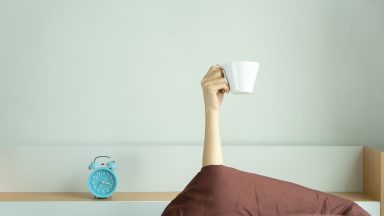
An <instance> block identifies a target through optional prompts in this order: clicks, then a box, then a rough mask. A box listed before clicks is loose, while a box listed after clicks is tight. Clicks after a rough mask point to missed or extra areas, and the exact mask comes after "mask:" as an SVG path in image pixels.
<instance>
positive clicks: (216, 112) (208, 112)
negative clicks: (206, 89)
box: [205, 108, 220, 115]
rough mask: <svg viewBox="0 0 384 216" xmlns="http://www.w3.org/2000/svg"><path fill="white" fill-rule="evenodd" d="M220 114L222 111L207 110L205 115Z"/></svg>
mask: <svg viewBox="0 0 384 216" xmlns="http://www.w3.org/2000/svg"><path fill="white" fill-rule="evenodd" d="M219 113H220V110H217V109H210V108H205V114H206V115H217V114H219Z"/></svg>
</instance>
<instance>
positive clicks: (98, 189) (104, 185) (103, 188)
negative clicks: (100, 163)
mask: <svg viewBox="0 0 384 216" xmlns="http://www.w3.org/2000/svg"><path fill="white" fill-rule="evenodd" d="M116 186H117V177H116V175H115V174H114V173H113V172H112V171H111V170H110V169H108V168H99V169H96V170H93V171H92V172H91V173H90V175H89V178H88V189H89V191H90V192H91V193H92V194H93V195H94V196H95V197H99V198H106V197H109V196H111V195H112V193H113V191H115V189H116Z"/></svg>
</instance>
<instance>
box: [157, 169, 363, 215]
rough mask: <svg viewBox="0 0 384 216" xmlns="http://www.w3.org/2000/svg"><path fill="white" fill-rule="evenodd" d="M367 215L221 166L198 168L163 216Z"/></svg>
mask: <svg viewBox="0 0 384 216" xmlns="http://www.w3.org/2000/svg"><path fill="white" fill-rule="evenodd" d="M176 215H177V216H191V215H192V216H195V215H196V216H205V215H207V216H214V215H217V216H218V215H227V216H232V215H255V216H256V215H257V216H262V215H265V216H275V215H276V216H278V215H285V216H288V215H292V216H293V215H295V216H298V215H348V216H365V215H369V214H368V213H367V212H365V211H364V210H363V209H362V208H360V207H359V206H358V205H357V204H355V203H354V202H352V201H349V200H346V199H343V198H340V197H338V196H335V195H331V194H327V193H324V192H320V191H316V190H313V189H309V188H306V187H303V186H300V185H297V184H294V183H290V182H286V181H281V180H277V179H273V178H270V177H266V176H261V175H257V174H253V173H248V172H243V171H240V170H237V169H234V168H230V167H226V166H223V165H211V166H206V167H203V168H202V169H201V171H200V172H199V173H198V174H197V175H196V176H195V177H194V178H193V179H192V181H191V182H190V183H189V184H188V185H187V186H186V188H185V189H184V190H183V191H182V192H181V193H180V194H179V195H178V196H177V197H176V198H175V199H174V200H173V201H171V202H170V203H169V205H168V206H167V207H166V208H165V210H164V212H163V214H162V216H176Z"/></svg>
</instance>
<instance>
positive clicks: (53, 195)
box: [0, 192, 178, 202]
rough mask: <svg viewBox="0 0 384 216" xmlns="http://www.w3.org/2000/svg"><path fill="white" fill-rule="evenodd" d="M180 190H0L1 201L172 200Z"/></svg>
mask: <svg viewBox="0 0 384 216" xmlns="http://www.w3.org/2000/svg"><path fill="white" fill-rule="evenodd" d="M177 194H178V192H116V193H114V194H113V195H112V197H110V198H106V199H96V198H94V197H93V196H92V195H91V194H90V193H88V192H0V202H1V201H96V202H97V201H170V200H172V199H173V198H175V197H176V196H177Z"/></svg>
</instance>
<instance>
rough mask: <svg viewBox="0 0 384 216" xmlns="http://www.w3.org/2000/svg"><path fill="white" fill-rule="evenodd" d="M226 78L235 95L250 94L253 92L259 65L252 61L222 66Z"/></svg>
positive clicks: (231, 91)
mask: <svg viewBox="0 0 384 216" xmlns="http://www.w3.org/2000/svg"><path fill="white" fill-rule="evenodd" d="M221 68H222V69H223V74H224V78H225V80H226V83H227V84H228V85H229V92H230V93H233V94H250V93H252V92H253V88H254V86H255V81H256V77H257V72H258V70H259V63H257V62H251V61H237V62H229V63H225V64H222V65H221Z"/></svg>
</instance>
